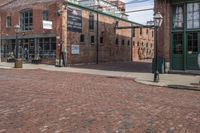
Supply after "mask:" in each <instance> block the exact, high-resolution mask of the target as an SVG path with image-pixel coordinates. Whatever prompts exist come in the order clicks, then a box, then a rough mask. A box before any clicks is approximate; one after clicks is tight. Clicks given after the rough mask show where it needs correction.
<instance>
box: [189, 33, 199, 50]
mask: <svg viewBox="0 0 200 133" xmlns="http://www.w3.org/2000/svg"><path fill="white" fill-rule="evenodd" d="M187 41H188V52H189V53H190V54H191V53H197V52H198V33H197V32H190V33H188V35H187Z"/></svg>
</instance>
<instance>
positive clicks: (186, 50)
mask: <svg viewBox="0 0 200 133" xmlns="http://www.w3.org/2000/svg"><path fill="white" fill-rule="evenodd" d="M155 12H160V13H161V14H162V15H163V17H164V21H163V24H162V27H161V28H160V30H159V34H158V35H159V36H158V40H159V45H158V46H159V57H160V58H162V59H165V62H166V64H167V65H166V66H167V68H168V69H171V70H183V71H186V70H198V69H199V68H198V63H197V56H198V53H199V52H200V38H199V35H200V30H199V29H200V15H199V14H200V2H199V1H196V0H156V1H155Z"/></svg>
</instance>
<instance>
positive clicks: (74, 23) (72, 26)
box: [67, 7, 82, 32]
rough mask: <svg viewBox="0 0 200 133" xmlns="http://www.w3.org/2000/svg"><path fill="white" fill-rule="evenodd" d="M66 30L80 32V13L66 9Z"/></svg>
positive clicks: (75, 9)
mask: <svg viewBox="0 0 200 133" xmlns="http://www.w3.org/2000/svg"><path fill="white" fill-rule="evenodd" d="M67 15H68V16H67V29H68V31H72V32H82V11H81V10H79V9H77V8H73V7H68V8H67Z"/></svg>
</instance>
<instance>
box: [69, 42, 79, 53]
mask: <svg viewBox="0 0 200 133" xmlns="http://www.w3.org/2000/svg"><path fill="white" fill-rule="evenodd" d="M71 49H72V51H71V52H72V54H79V53H80V48H79V45H75V44H72V48H71Z"/></svg>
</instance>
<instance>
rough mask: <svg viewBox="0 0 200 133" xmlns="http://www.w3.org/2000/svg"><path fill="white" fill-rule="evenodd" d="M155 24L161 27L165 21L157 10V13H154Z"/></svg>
mask: <svg viewBox="0 0 200 133" xmlns="http://www.w3.org/2000/svg"><path fill="white" fill-rule="evenodd" d="M153 18H154V25H155V27H160V26H161V25H162V22H163V16H162V15H161V13H160V12H157V13H156V14H155V15H154V17H153Z"/></svg>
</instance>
